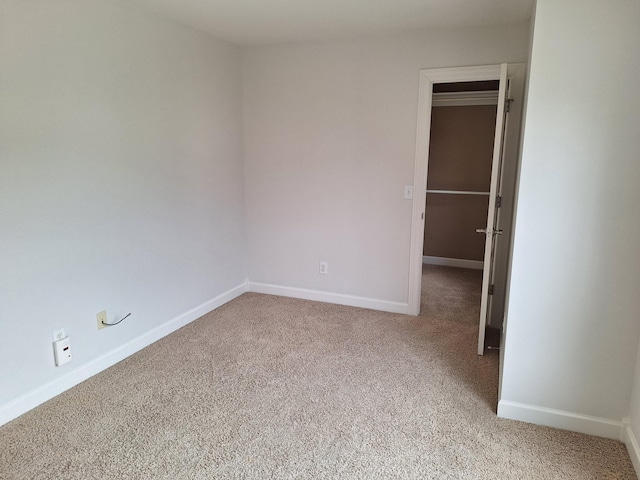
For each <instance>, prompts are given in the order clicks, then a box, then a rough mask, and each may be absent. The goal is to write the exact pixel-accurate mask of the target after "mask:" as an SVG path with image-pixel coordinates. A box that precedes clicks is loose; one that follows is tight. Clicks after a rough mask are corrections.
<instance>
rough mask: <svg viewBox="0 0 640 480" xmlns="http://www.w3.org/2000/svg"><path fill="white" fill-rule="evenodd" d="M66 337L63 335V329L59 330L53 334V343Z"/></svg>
mask: <svg viewBox="0 0 640 480" xmlns="http://www.w3.org/2000/svg"><path fill="white" fill-rule="evenodd" d="M66 336H67V335H66V334H65V333H64V328H59V329H58V330H55V331H54V332H53V341H54V342H57V341H58V340H62V339H63V338H64V337H66Z"/></svg>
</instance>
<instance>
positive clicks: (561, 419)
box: [498, 400, 623, 440]
mask: <svg viewBox="0 0 640 480" xmlns="http://www.w3.org/2000/svg"><path fill="white" fill-rule="evenodd" d="M498 417H501V418H508V419H510V420H519V421H521V422H527V423H533V424H536V425H544V426H547V427H554V428H560V429H563V430H571V431H573V432H579V433H586V434H587V435H595V436H597V437H605V438H612V439H615V440H619V439H620V434H621V431H622V426H623V424H622V421H619V420H610V419H608V418H602V417H593V416H590V415H582V414H579V413H573V412H567V411H565V410H556V409H553V408H546V407H540V406H537V405H528V404H525V403H518V402H511V401H509V400H500V401H499V402H498Z"/></svg>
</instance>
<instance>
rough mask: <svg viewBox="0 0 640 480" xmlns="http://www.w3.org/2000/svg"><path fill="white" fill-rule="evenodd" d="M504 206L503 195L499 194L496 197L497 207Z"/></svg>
mask: <svg viewBox="0 0 640 480" xmlns="http://www.w3.org/2000/svg"><path fill="white" fill-rule="evenodd" d="M501 206H502V196H500V195H498V196H497V197H496V208H500V207H501Z"/></svg>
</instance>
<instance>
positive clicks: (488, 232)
mask: <svg viewBox="0 0 640 480" xmlns="http://www.w3.org/2000/svg"><path fill="white" fill-rule="evenodd" d="M507 87H508V85H507V64H506V63H503V64H502V65H501V66H500V90H499V92H498V109H497V114H496V129H495V137H494V141H493V161H492V165H491V186H490V189H489V211H488V215H487V224H486V226H485V228H484V229H479V231H483V233H484V234H485V245H484V266H483V272H482V297H481V303H480V322H479V325H478V355H483V354H484V347H485V345H484V343H485V329H486V326H487V318H488V317H489V312H490V309H491V296H490V295H489V289H490V286H491V282H492V279H493V273H494V271H493V270H494V252H495V245H496V237H497V236H498V235H499V233H501V231H500V230H497V228H496V226H497V215H496V213H497V212H496V210H497V208H496V203H497V197H498V191H499V188H500V178H501V172H502V153H503V140H504V127H505V100H506V96H507Z"/></svg>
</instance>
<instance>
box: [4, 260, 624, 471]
mask: <svg viewBox="0 0 640 480" xmlns="http://www.w3.org/2000/svg"><path fill="white" fill-rule="evenodd" d="M478 275H479V274H478V272H474V271H465V270H455V269H447V268H444V267H432V268H429V269H428V270H427V271H426V278H425V282H424V283H425V287H426V290H427V291H428V292H429V293H428V295H426V297H425V310H426V314H424V315H422V316H420V317H415V318H414V317H409V316H404V315H394V314H387V313H380V312H374V311H370V310H364V309H358V308H350V307H343V306H336V305H328V304H324V303H316V302H308V301H302V300H295V299H288V298H282V297H272V296H266V295H258V294H245V295H243V296H241V297H240V298H238V299H236V300H234V301H232V302H230V303H228V304H227V305H225V306H223V307H221V308H220V309H218V310H216V311H215V312H212V313H210V314H208V315H206V316H204V317H203V318H201V319H199V320H197V321H196V322H193V323H192V324H190V325H188V326H186V327H185V328H183V329H181V330H179V331H178V332H176V333H174V334H172V335H170V336H169V337H166V338H164V339H162V340H161V341H159V342H157V343H155V344H154V345H152V346H150V347H148V348H146V349H145V350H143V351H141V352H139V353H138V354H136V355H134V356H132V357H130V358H128V359H127V360H125V361H123V362H121V363H119V364H118V365H116V366H114V367H112V368H110V369H108V370H106V371H105V372H103V373H101V374H99V375H96V376H95V377H93V378H91V379H89V380H88V381H86V382H84V383H82V384H80V385H78V386H77V387H75V388H73V389H71V390H69V391H67V392H65V393H63V394H62V395H60V396H58V397H56V398H55V399H53V400H51V401H49V402H47V403H46V404H44V405H42V406H40V407H38V408H36V409H35V410H32V411H31V412H29V413H27V414H25V415H23V416H22V417H20V418H18V419H16V420H14V421H13V422H11V423H9V424H7V425H5V426H4V427H2V428H0V478H2V479H12V480H14V479H15V480H19V479H104V478H109V479H224V478H234V479H241V478H242V479H244V478H247V479H265V478H300V479H317V478H320V479H334V478H343V479H350V478H358V479H378V478H379V479H389V478H397V479H410V478H421V479H448V478H486V479H525V478H527V479H574V478H575V479H591V478H592V479H623V478H635V475H634V473H633V468H632V466H631V463H630V460H629V457H628V455H627V453H626V450H625V447H624V445H623V444H622V443H620V442H617V441H613V440H606V439H602V438H596V437H589V436H586V435H581V434H577V433H571V432H566V431H561V430H554V429H551V428H544V427H538V426H534V425H528V424H524V423H519V422H514V421H509V420H503V419H499V418H497V417H496V415H495V407H496V389H497V376H498V372H497V353H496V352H490V353H489V354H488V355H485V356H484V357H478V356H477V355H476V353H475V344H476V334H477V332H476V329H477V327H476V325H477V323H476V322H477V320H476V315H477V308H478V307H477V305H475V304H476V303H477V300H478V290H479V276H478ZM474 305H475V306H474Z"/></svg>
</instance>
